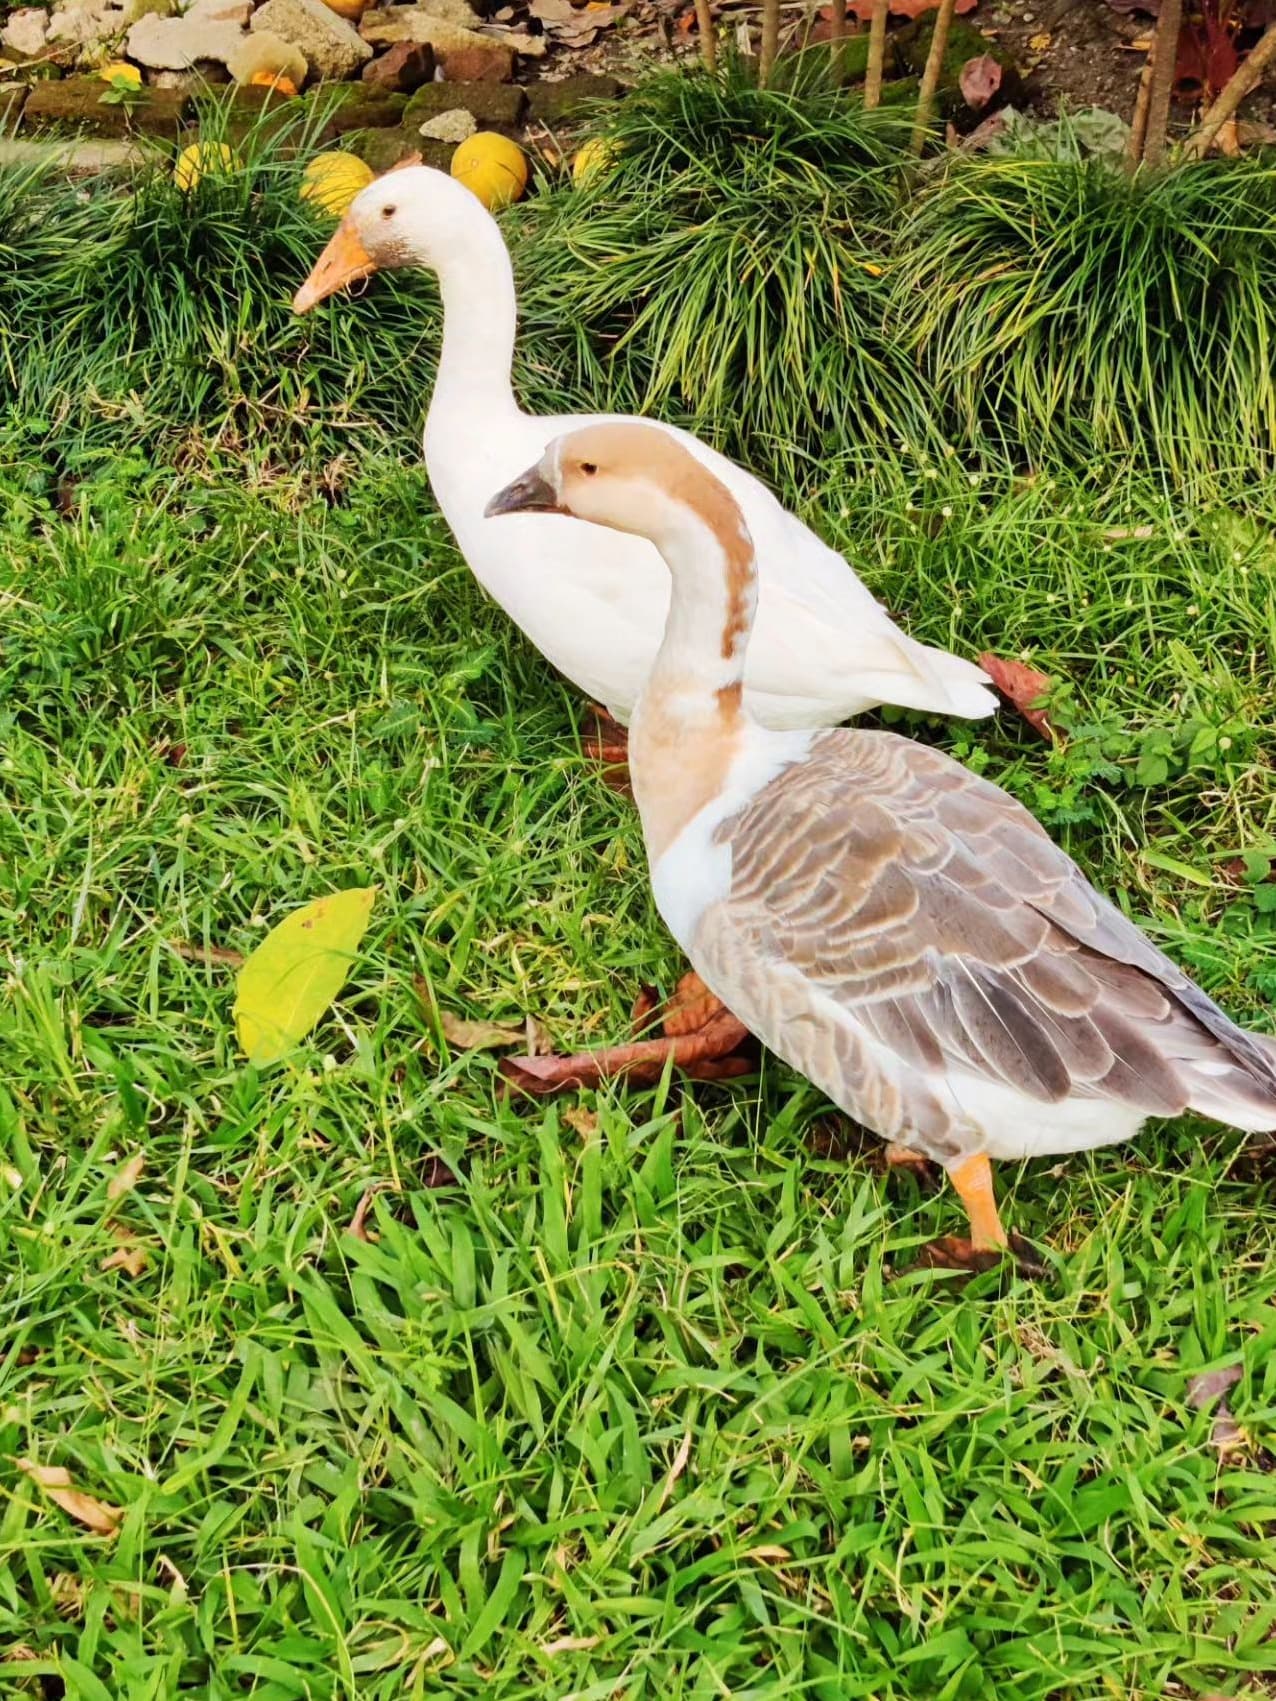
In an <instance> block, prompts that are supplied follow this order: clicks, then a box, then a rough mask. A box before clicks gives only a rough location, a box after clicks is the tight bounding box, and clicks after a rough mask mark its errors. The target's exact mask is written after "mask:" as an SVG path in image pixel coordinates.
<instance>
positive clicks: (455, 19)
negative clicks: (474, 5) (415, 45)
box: [359, 0, 478, 46]
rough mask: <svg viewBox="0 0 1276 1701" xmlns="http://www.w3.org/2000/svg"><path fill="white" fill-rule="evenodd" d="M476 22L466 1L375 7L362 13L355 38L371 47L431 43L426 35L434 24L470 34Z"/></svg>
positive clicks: (431, 0)
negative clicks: (407, 42)
mask: <svg viewBox="0 0 1276 1701" xmlns="http://www.w3.org/2000/svg"><path fill="white" fill-rule="evenodd" d="M477 21H478V20H477V19H476V18H475V16H474V13H473V12H472V11H471V9H470V7H469V5H468V4H467V0H414V4H412V5H410V6H377V7H375V8H374V9H373V10H371V11H369V12H365V13H364V14H363V19H362V21H361V22H360V24H359V34H360V35H361V36H362V37H363V39H364V40H365V41H370V42H372V43H373V44H374V45H375V46H384V45H387V44H389V43H392V42H396V41H432V37H431V34H430V31H431V29H432V28H433V27H434V26H435V25H437V24H449V25H451V27H452V28H453V29H457V30H466V31H469V32H473V30H474V25H475V24H476V23H477Z"/></svg>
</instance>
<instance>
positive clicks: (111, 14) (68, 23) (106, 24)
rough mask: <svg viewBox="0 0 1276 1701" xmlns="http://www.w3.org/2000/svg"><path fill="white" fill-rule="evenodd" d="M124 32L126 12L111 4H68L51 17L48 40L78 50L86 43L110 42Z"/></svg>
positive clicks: (78, 0) (75, 0) (79, 0)
mask: <svg viewBox="0 0 1276 1701" xmlns="http://www.w3.org/2000/svg"><path fill="white" fill-rule="evenodd" d="M123 28H124V9H123V7H121V6H113V5H111V4H110V3H109V0H65V4H63V5H61V6H59V7H58V8H57V10H56V11H54V12H51V13H50V14H49V32H48V39H49V40H50V41H65V42H69V43H70V44H71V45H72V46H75V47H79V46H83V45H84V44H85V43H86V42H99V41H109V40H110V39H111V37H112V36H115V35H118V34H119V33H120V31H121V30H122V29H123Z"/></svg>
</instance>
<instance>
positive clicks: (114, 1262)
mask: <svg viewBox="0 0 1276 1701" xmlns="http://www.w3.org/2000/svg"><path fill="white" fill-rule="evenodd" d="M146 1263H147V1259H146V1248H145V1247H144V1246H130V1245H128V1244H125V1245H122V1246H117V1247H116V1249H115V1251H114V1252H108V1253H107V1255H106V1257H105V1258H104V1259H103V1260H102V1262H101V1263H100V1264H99V1265H98V1269H99V1270H123V1272H124V1274H125V1275H126V1276H132V1277H134V1278H136V1277H138V1276H140V1275H141V1274H142V1272H143V1271H144V1270H145V1269H146Z"/></svg>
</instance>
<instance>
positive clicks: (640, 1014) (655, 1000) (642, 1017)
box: [629, 986, 660, 1039]
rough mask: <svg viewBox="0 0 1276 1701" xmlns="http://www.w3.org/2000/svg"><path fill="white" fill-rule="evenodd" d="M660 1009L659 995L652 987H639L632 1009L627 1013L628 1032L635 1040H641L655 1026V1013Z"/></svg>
mask: <svg viewBox="0 0 1276 1701" xmlns="http://www.w3.org/2000/svg"><path fill="white" fill-rule="evenodd" d="M659 1009H660V994H659V993H658V992H657V991H656V989H655V987H654V986H640V987H639V988H638V996H637V998H635V999H634V1002H633V1008H632V1009H631V1010H630V1012H629V1031H630V1032H631V1033H632V1034H633V1036H634V1038H635V1039H641V1038H642V1037H643V1035H644V1034H646V1033H647V1032H648V1031H649V1030H650V1029H651V1028H654V1027H655V1025H656V1016H657V1012H658V1011H659Z"/></svg>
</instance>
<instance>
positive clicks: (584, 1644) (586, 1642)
mask: <svg viewBox="0 0 1276 1701" xmlns="http://www.w3.org/2000/svg"><path fill="white" fill-rule="evenodd" d="M601 1641H602V1637H601V1636H556V1637H555V1638H554V1640H553V1641H552V1642H543V1643H542V1644H541V1653H542V1654H584V1653H588V1651H589V1649H590V1648H596V1647H597V1646H598V1644H599V1643H600V1642H601Z"/></svg>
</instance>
